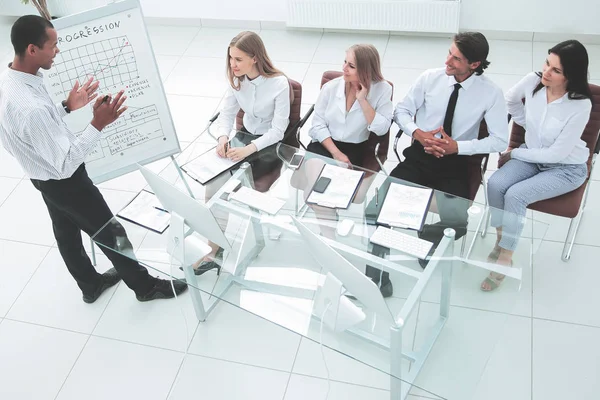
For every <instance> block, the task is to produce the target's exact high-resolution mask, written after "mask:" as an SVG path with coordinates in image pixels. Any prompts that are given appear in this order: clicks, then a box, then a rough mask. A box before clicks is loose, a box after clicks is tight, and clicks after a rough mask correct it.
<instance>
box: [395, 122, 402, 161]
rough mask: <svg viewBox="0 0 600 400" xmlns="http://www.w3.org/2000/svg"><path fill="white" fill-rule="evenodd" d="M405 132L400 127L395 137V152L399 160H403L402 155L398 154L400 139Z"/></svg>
mask: <svg viewBox="0 0 600 400" xmlns="http://www.w3.org/2000/svg"><path fill="white" fill-rule="evenodd" d="M403 133H404V131H403V130H402V129H398V133H396V137H395V138H394V154H396V158H397V159H398V162H402V160H401V159H400V155H399V154H398V139H400V136H402V134H403Z"/></svg>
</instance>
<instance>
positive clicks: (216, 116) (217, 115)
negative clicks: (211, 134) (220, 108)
mask: <svg viewBox="0 0 600 400" xmlns="http://www.w3.org/2000/svg"><path fill="white" fill-rule="evenodd" d="M219 114H221V113H220V112H218V113H216V114H215V115H213V116H212V117H211V119H209V120H208V121H209V122H210V123H211V124H212V123H213V122H215V121H216V120H217V118H219Z"/></svg>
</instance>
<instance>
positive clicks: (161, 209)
mask: <svg viewBox="0 0 600 400" xmlns="http://www.w3.org/2000/svg"><path fill="white" fill-rule="evenodd" d="M154 208H156V209H157V210H158V211H162V212H166V213H168V211H167V210H165V209H164V208H160V207H156V206H154Z"/></svg>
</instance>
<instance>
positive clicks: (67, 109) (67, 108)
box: [61, 100, 71, 114]
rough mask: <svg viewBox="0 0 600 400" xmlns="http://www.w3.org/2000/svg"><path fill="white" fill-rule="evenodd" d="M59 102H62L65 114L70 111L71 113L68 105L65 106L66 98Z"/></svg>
mask: <svg viewBox="0 0 600 400" xmlns="http://www.w3.org/2000/svg"><path fill="white" fill-rule="evenodd" d="M61 104H62V106H63V108H64V109H65V112H66V113H67V114H70V113H71V110H69V107H67V101H66V100H63V101H62V103H61Z"/></svg>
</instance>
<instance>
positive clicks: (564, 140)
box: [505, 72, 592, 164]
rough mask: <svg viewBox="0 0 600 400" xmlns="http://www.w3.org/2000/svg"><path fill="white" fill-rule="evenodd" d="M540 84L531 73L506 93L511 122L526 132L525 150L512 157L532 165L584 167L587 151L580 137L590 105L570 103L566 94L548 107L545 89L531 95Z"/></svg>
mask: <svg viewBox="0 0 600 400" xmlns="http://www.w3.org/2000/svg"><path fill="white" fill-rule="evenodd" d="M540 80H541V78H540V77H539V76H537V74H536V73H535V72H532V73H530V74H527V75H526V76H525V77H524V78H523V79H521V81H519V83H517V84H516V85H515V86H513V87H512V88H511V89H510V90H509V91H508V92H507V93H506V96H505V97H506V104H507V107H508V112H509V114H510V115H511V116H512V118H513V120H514V122H516V123H517V124H519V125H521V126H522V127H523V128H525V144H526V146H527V148H518V149H514V150H513V151H512V152H511V157H512V158H515V159H517V160H522V161H527V162H531V163H548V164H555V163H559V164H582V163H585V162H586V161H587V159H588V157H589V155H590V151H589V149H588V148H587V147H586V145H585V142H584V141H583V140H581V135H582V133H583V130H584V129H585V126H586V124H587V122H588V119H589V118H590V112H591V110H592V103H591V101H590V100H588V99H582V100H574V99H569V97H568V93H566V94H565V95H564V96H562V97H561V98H559V99H557V100H554V101H553V102H551V103H548V102H547V98H546V87H542V88H541V89H540V90H538V91H537V93H536V94H535V95H533V89H535V87H536V86H537V85H538V84H539V83H540ZM523 99H525V104H523V102H522V100H523Z"/></svg>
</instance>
